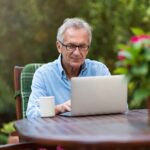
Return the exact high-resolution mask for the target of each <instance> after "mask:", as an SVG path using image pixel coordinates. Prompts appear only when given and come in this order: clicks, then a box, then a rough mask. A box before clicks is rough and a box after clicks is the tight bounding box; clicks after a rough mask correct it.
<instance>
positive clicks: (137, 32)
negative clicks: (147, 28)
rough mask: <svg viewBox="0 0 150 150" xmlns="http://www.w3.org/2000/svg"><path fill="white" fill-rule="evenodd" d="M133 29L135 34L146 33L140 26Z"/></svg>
mask: <svg viewBox="0 0 150 150" xmlns="http://www.w3.org/2000/svg"><path fill="white" fill-rule="evenodd" d="M131 31H132V33H133V34H134V35H141V34H144V31H143V30H142V29H140V28H135V27H134V28H131Z"/></svg>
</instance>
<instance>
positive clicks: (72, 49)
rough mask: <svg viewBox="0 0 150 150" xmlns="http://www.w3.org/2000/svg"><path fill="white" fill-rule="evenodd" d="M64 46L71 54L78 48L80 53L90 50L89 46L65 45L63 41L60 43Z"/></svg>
mask: <svg viewBox="0 0 150 150" xmlns="http://www.w3.org/2000/svg"><path fill="white" fill-rule="evenodd" d="M58 42H59V43H60V44H61V45H62V46H64V47H65V48H66V50H67V51H69V52H74V51H76V49H77V48H78V50H79V51H80V52H86V51H88V49H89V47H90V46H89V45H75V44H64V43H62V42H61V41H58ZM69 46H74V47H72V48H68V47H69ZM81 46H86V47H81Z"/></svg>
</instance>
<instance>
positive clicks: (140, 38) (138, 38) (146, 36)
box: [130, 34, 150, 43]
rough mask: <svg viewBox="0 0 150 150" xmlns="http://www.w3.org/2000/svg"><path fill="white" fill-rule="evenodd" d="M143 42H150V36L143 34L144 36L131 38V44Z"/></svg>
mask: <svg viewBox="0 0 150 150" xmlns="http://www.w3.org/2000/svg"><path fill="white" fill-rule="evenodd" d="M143 40H150V35H148V34H143V35H138V36H133V37H131V39H130V42H131V43H137V42H141V41H143Z"/></svg>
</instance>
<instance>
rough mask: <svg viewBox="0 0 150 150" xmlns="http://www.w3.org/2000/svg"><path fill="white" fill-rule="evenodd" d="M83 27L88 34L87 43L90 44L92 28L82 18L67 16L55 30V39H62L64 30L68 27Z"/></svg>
mask: <svg viewBox="0 0 150 150" xmlns="http://www.w3.org/2000/svg"><path fill="white" fill-rule="evenodd" d="M72 27H73V28H79V29H80V28H83V29H85V30H86V31H87V33H88V34H89V45H90V44H91V41H92V29H91V27H90V25H89V24H88V23H87V22H86V21H84V20H83V19H80V18H67V19H65V20H64V22H63V24H62V25H61V26H60V27H59V28H58V31H57V41H61V42H63V41H64V32H65V31H66V29H68V28H72Z"/></svg>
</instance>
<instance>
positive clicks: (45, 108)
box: [39, 96, 55, 117]
mask: <svg viewBox="0 0 150 150" xmlns="http://www.w3.org/2000/svg"><path fill="white" fill-rule="evenodd" d="M39 107H40V114H41V117H53V116H55V97H54V96H45V97H40V98H39Z"/></svg>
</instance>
